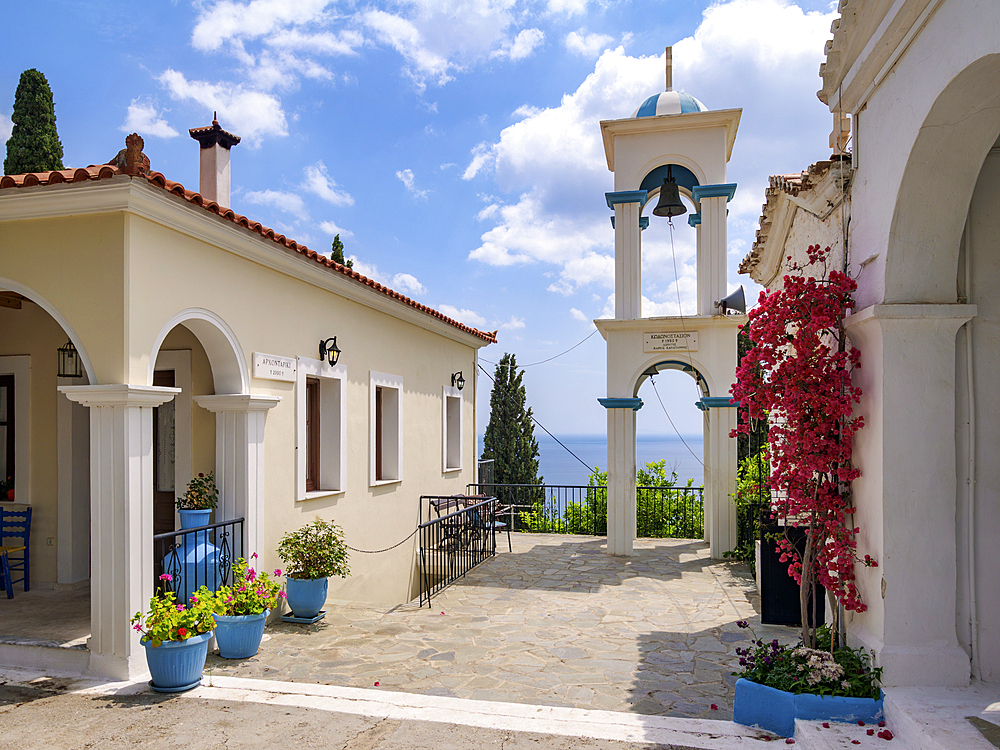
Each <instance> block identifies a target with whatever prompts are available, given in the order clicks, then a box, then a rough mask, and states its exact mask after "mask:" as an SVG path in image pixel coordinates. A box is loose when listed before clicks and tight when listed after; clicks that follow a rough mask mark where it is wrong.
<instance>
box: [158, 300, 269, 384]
mask: <svg viewBox="0 0 1000 750" xmlns="http://www.w3.org/2000/svg"><path fill="white" fill-rule="evenodd" d="M182 324H183V325H184V327H185V328H187V329H189V330H190V331H191V332H192V333H193V334H194V335H195V336H197V337H198V340H199V341H200V342H201V345H202V347H203V348H204V349H205V353H206V354H207V355H208V361H209V362H210V363H211V365H212V377H213V379H214V381H215V392H216V393H217V394H223V393H225V394H236V393H240V394H248V393H249V392H250V382H249V378H250V375H249V369H248V367H247V361H246V357H245V356H244V354H243V348H242V347H241V346H240V343H239V340H238V339H237V338H236V334H235V333H234V332H233V329H232V328H230V327H229V324H227V323H226V321H225V320H223V319H222V318H221V317H219V316H218V315H216V314H215V313H213V312H212V311H210V310H205V309H202V308H188V309H187V310H182V311H181V312H179V313H177V314H176V315H174V317H172V318H171V319H170V320H168V321H167V322H166V324H164V326H163V328H161V329H160V333H159V334H158V335H157V337H156V339H155V341H154V342H153V347H152V350H151V351H150V355H149V371H148V373H147V377H146V385H152V384H153V370H154V369H155V368H156V356H157V354H159V351H160V346H162V344H163V340H164V339H165V338H166V337H167V334H169V333H170V331H172V330H173V329H174V328H176V327H177V326H178V325H182Z"/></svg>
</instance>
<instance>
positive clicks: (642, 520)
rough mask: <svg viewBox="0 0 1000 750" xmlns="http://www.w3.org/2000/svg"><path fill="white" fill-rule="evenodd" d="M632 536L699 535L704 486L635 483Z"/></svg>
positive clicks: (703, 506)
mask: <svg viewBox="0 0 1000 750" xmlns="http://www.w3.org/2000/svg"><path fill="white" fill-rule="evenodd" d="M635 489H636V536H638V537H641V538H645V539H701V538H702V537H704V536H705V488H704V487H636V488H635Z"/></svg>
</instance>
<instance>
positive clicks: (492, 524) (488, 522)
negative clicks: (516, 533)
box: [465, 495, 514, 552]
mask: <svg viewBox="0 0 1000 750" xmlns="http://www.w3.org/2000/svg"><path fill="white" fill-rule="evenodd" d="M486 499H487V495H467V496H466V501H465V502H466V505H467V507H468V506H473V505H476V504H477V503H481V502H482V501H483V500H486ZM509 511H510V508H502V507H498V508H497V509H496V511H495V512H494V513H493V515H492V517H489V516H487V517H484V516H483V514H480V512H479V510H478V509H475V508H474V509H473V510H472V525H473V526H475V527H477V528H480V529H483V530H485V531H491V532H493V533H496V532H497V531H500V532H503V531H506V532H507V551H508V552H513V551H514V548H513V547H512V546H511V543H510V526H509V525H507V523H505V522H504V521H497V520H496V517H497V516H500V515H503V514H504V513H508V512H509Z"/></svg>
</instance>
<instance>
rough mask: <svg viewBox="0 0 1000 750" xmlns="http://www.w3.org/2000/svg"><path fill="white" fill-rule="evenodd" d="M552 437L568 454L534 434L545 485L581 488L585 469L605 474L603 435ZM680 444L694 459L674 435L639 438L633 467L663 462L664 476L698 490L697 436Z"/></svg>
mask: <svg viewBox="0 0 1000 750" xmlns="http://www.w3.org/2000/svg"><path fill="white" fill-rule="evenodd" d="M556 437H557V438H558V439H559V441H560V442H562V443H563V445H565V446H566V448H568V449H569V451H572V453H570V452H569V451H567V450H566V448H563V447H562V446H561V445H559V443H557V442H556V441H555V440H554V439H553V438H551V437H549V436H548V435H546V434H545V433H544V432H542V431H541V430H537V429H536V430H535V438H536V439H537V440H538V452H539V458H538V463H539V470H538V473H539V474H541V475H542V477H543V478H544V479H545V484H568V485H585V484H587V477H588V475H589V474H590V471H591V470H590V469H588V468H587V466H590V467H594V466H600V467H601V469H605V470H606V469H607V468H608V443H607V438H606V437H605V436H604V435H556ZM684 441H685V442H686V443H687V444H688V446H690V448H691V451H693V452H694V454H695V456H697V458H695V456H693V455H691V452H690V451H688V449H687V448H685V447H684V443H682V442H681V440H680V438H678V437H677V436H676V435H674V436H666V435H651V436H642V435H640V436H638V437H637V438H636V444H635V448H636V464H638V465H639V466H643V465H645V464H646V463H648V462H650V461H662V460H663V459H666V461H667V473H668V474H669V473H670V471H671V469H673V470H674V471H676V472H677V477H678V482H679V483H680V484H685V483H686V482H687V479H688V477H691V478H692V479H694V484H695V486H701V485H702V484H703V483H704V469H703V468H702V465H701V461H703V460H704V457H703V455H702V439H701V435H698V436H689V435H685V436H684ZM482 452H483V437H482V435H480V436H479V454H480V455H482ZM573 454H576V456H578V457H579V458H580V460H577V458H576V457H574V455H573ZM581 460H582V462H583V463H581ZM584 464H586V465H587V466H584Z"/></svg>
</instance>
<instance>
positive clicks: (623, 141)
mask: <svg viewBox="0 0 1000 750" xmlns="http://www.w3.org/2000/svg"><path fill="white" fill-rule="evenodd" d="M665 62H666V91H664V92H662V93H660V94H655V95H653V96H650V97H649V98H648V99H646V100H645V101H643V102H642V104H640V105H639V107H638V109H636V111H635V112H634V113H633V114H632V116H631V117H628V118H625V119H621V120H604V121H602V122H601V135H602V136H603V139H604V152H605V155H606V156H607V161H608V169H609V170H611V172H613V173H614V187H615V189H614V192H610V193H607V194H606V197H607V201H608V208H610V209H611V210H612V211H614V216H612V217H611V223H612V226H613V227H614V232H615V317H614V319H612V320H608V319H603V320H596V321H594V323H595V325H596V326H597V328H598V330H599V331H600V332H601V335H602V336H603V337H604V340H605V341H606V342H607V352H608V354H607V357H608V360H607V382H608V395H607V398H603V399H600V402H601V404H602V405H603V406H604V407H605V408H606V409H607V414H608V554H611V555H631V554H632V547H633V545H632V542H633V540H634V539H635V534H636V489H635V472H636V457H635V419H636V412H637V411H638V410H639V409H640V408H642V399H640V398H638V393H639V386H640V385H642V383H643V381H644V380H645V379H646V378H647V377H649V376H650V375H655V374H656V373H658V372H660V371H662V370H666V369H678V370H682V371H684V372H687V373H688V374H690V375H691V376H692V377H693V378H695V380H696V381H697V383H698V386H699V388H700V390H701V393H702V398H701V399H699V401H698V402H697V406H698V408H699V409H701V410H702V412H703V414H704V417H703V419H704V456H705V539H706V541H708V543H709V546H710V548H711V556H712V557H713V558H721V557H722V555H723V553H724V552H726V551H728V550H731V549H734V548H735V546H736V507H735V504H734V503H733V498H732V496H731V495H732V494H733V493H735V492H736V441H735V440H734V439H730V438H729V433H730V430H732V429H734V428H735V427H736V408H735V405H734V404H730V403H729V389H730V386H731V385H732V384H733V382H734V381H735V377H736V364H737V359H736V334H737V332H738V329H739V326H740V324H741V323H743V322H745V321H746V316H745V315H742V314H740V315H732V314H728V315H727V314H725V312H724V311H722V310H720V308H719V306H718V304H717V303H718V302H719V301H720V300H722V299H724V298H725V297H726V296H727V295H728V286H727V283H726V251H727V239H726V227H727V213H728V210H727V207H726V204H727V203H728V202H729V201H730V200H732V197H733V194H734V193H735V192H736V184H735V183H730V182H727V181H726V164H727V163H728V162H729V157H730V155H731V154H732V150H733V143H734V142H735V140H736V129H737V128H738V127H739V122H740V115H741V113H742V111H743V110H742V109H723V110H709V109H708V108H707V107H705V105H704V104H702V103H701V102H700V101H698V100H697V99H695V98H694V97H693V96H691V95H690V94H686V93H681V92H677V91H674V90H673V88H672V85H673V80H672V69H671V67H672V52H671V48H670V47H668V48H667V50H666V56H665ZM668 174H669V176H670V177H671V178H672V179H673V181H674V182H675V183H676V185H677V188H678V190H679V192H680V193H681V194H683V195H685V196H687V197H688V198H690V199H691V201H692V202H693V203H694V205H695V207H696V211H697V212H696V213H694V214H691V215H688V217H687V221H688V224H690V225H691V226H694V227H697V247H698V252H697V263H698V293H697V302H698V305H697V314H695V315H677V316H671V317H663V318H643V317H642V311H641V300H642V273H641V268H642V239H641V235H642V230H643V229H645V228H646V227H647V226H648V225H649V222H650V221H668V219H667V218H661V217H659V216H652V217H648V216H643V215H642V214H643V209H644V208H645V207H646V206H647V204H648V203H649V202H651V201H653V200H654V199H656V198H658V197H659V194H660V192H661V189H662V188H663V187H664V185H665V183H666V179H667V177H668ZM654 205H655V204H654ZM678 312H680V311H678Z"/></svg>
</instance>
